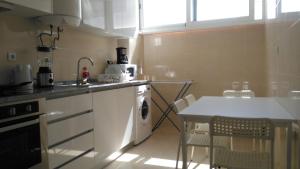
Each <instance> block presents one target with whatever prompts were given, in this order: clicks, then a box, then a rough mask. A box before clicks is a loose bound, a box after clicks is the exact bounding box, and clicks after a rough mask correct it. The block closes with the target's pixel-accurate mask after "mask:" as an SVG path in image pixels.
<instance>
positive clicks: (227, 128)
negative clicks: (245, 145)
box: [209, 116, 274, 140]
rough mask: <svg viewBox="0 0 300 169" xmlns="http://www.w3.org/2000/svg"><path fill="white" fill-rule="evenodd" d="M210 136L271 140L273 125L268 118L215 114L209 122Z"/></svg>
mask: <svg viewBox="0 0 300 169" xmlns="http://www.w3.org/2000/svg"><path fill="white" fill-rule="evenodd" d="M209 128H210V135H211V136H230V137H248V138H256V139H265V140H272V139H273V138H274V125H273V123H272V122H271V121H270V120H269V119H250V118H249V119H248V118H231V117H222V116H215V117H213V118H212V120H211V122H210V127H209Z"/></svg>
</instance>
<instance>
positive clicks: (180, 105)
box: [174, 99, 187, 113]
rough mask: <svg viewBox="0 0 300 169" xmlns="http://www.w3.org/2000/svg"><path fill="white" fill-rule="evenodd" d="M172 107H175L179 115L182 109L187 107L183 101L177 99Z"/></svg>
mask: <svg viewBox="0 0 300 169" xmlns="http://www.w3.org/2000/svg"><path fill="white" fill-rule="evenodd" d="M174 106H175V110H176V113H179V112H180V111H182V110H183V109H184V108H186V107H187V104H186V102H185V101H184V100H183V99H179V100H177V101H175V102H174Z"/></svg>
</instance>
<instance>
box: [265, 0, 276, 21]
mask: <svg viewBox="0 0 300 169" xmlns="http://www.w3.org/2000/svg"><path fill="white" fill-rule="evenodd" d="M266 1H267V19H274V18H276V0H266Z"/></svg>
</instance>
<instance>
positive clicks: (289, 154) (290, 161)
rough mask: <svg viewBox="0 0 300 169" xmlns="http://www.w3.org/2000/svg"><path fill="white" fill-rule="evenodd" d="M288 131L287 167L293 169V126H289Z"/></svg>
mask: <svg viewBox="0 0 300 169" xmlns="http://www.w3.org/2000/svg"><path fill="white" fill-rule="evenodd" d="M287 129H288V131H287V149H286V152H287V156H286V157H287V158H286V165H287V167H286V168H287V169H291V168H292V164H291V163H292V133H293V131H292V124H291V123H290V124H288V128H287Z"/></svg>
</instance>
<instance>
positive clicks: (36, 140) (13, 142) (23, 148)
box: [0, 116, 41, 169]
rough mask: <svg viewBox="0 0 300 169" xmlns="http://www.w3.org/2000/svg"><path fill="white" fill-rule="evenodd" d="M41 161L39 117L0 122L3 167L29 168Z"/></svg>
mask: <svg viewBox="0 0 300 169" xmlns="http://www.w3.org/2000/svg"><path fill="white" fill-rule="evenodd" d="M40 162H41V141H40V124H39V117H38V116H35V117H29V118H24V119H19V120H14V121H9V122H5V123H1V124H0V164H1V168H3V169H27V168H29V167H31V166H34V165H36V164H38V163H40Z"/></svg>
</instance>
